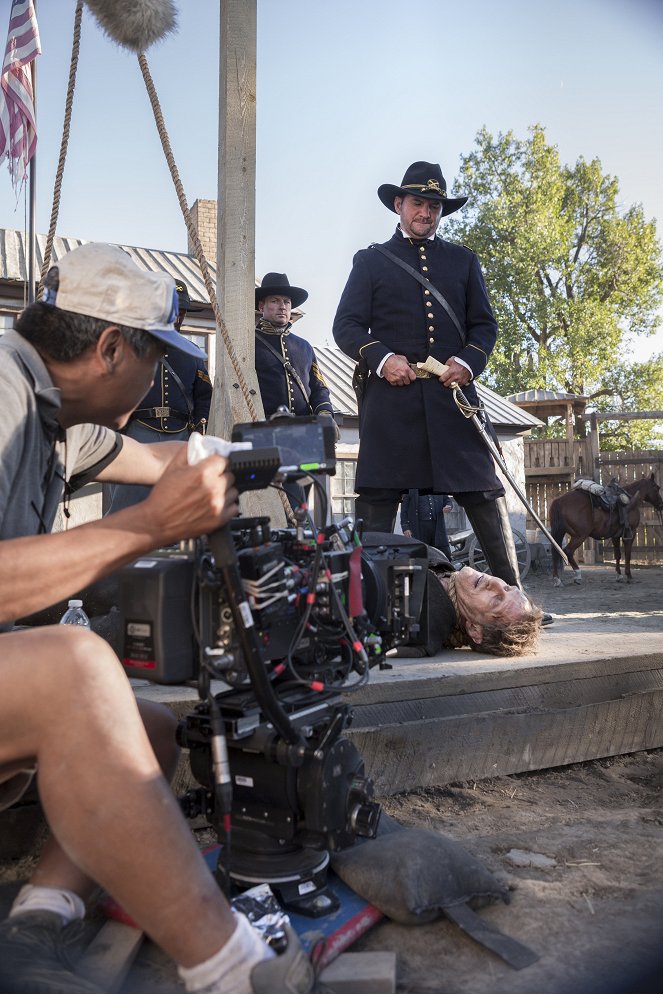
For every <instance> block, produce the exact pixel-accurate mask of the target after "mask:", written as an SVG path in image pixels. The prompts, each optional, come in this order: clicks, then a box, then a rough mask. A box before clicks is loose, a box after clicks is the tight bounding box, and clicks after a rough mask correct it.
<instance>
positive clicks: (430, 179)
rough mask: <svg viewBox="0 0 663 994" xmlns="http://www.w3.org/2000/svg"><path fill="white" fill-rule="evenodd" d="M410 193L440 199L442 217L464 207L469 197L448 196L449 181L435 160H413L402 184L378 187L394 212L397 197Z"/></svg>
mask: <svg viewBox="0 0 663 994" xmlns="http://www.w3.org/2000/svg"><path fill="white" fill-rule="evenodd" d="M406 193H409V194H410V195H411V196H413V197H420V198H423V199H424V200H439V201H440V202H441V204H442V217H444V216H445V215H446V214H453V212H454V211H457V210H459V208H461V207H464V206H465V204H466V203H467V199H468V198H467V197H455V198H454V197H447V183H446V180H445V178H444V176H443V175H442V170H441V168H440V167H439V166H438V165H437V163H435V162H413V163H412V165H411V166H408V168H407V170H406V172H405V176H404V177H403V182H402V183H401V185H400V186H395V185H394V184H393V183H383V184H382V186H380V187H378V197H379V198H380V200H381V201H382V203H383V204H384V206H385V207H388V208H389V210H390V211H393V212H394V214H395V213H397V211H396V209H395V207H394V198H395V197H404V196H405V194H406Z"/></svg>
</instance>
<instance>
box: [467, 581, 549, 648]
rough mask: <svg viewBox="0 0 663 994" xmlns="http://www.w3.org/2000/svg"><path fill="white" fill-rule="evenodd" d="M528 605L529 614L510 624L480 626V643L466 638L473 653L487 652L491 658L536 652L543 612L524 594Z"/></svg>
mask: <svg viewBox="0 0 663 994" xmlns="http://www.w3.org/2000/svg"><path fill="white" fill-rule="evenodd" d="M525 597H527V600H528V601H529V605H530V613H529V614H526V615H525V617H523V618H520V620H519V621H513V622H511V624H507V623H506V622H501V623H499V624H498V623H496V622H488V624H484V625H482V626H481V627H482V629H483V634H482V638H481V642H473V641H472V639H471V638H469V636H468V641H469V645H470V647H471V648H472V649H474V651H475V652H489V653H490V654H491V655H493V656H528V655H531V654H532V653H534V652H536V647H537V644H538V641H539V632H540V631H541V621H542V619H543V611H542V610H541V608H540V607H539V606H538V604H535V603H534V601H533V600H532V598H531V597H529V596H528V595H527V594H525Z"/></svg>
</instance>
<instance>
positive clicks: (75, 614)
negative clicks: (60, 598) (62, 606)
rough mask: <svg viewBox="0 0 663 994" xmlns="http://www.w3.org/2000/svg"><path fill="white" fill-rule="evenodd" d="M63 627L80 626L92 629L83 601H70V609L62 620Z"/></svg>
mask: <svg viewBox="0 0 663 994" xmlns="http://www.w3.org/2000/svg"><path fill="white" fill-rule="evenodd" d="M60 624H61V625H80V626H81V628H89V627H90V619H89V618H88V616H87V614H86V613H85V611H84V610H83V601H78V600H72V601H69V607H68V608H67V610H66V611H65V613H64V614H63V615H62V617H61V618H60Z"/></svg>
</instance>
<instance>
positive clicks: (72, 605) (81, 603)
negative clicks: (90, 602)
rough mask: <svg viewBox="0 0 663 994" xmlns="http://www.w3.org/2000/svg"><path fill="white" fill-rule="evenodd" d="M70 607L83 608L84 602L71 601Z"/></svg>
mask: <svg viewBox="0 0 663 994" xmlns="http://www.w3.org/2000/svg"><path fill="white" fill-rule="evenodd" d="M69 607H83V601H78V600H73V601H69Z"/></svg>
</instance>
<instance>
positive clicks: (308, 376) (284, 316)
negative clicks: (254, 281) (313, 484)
mask: <svg viewBox="0 0 663 994" xmlns="http://www.w3.org/2000/svg"><path fill="white" fill-rule="evenodd" d="M307 298H308V292H307V291H306V290H303V289H302V288H301V287H299V286H291V285H290V283H289V281H288V277H287V276H286V274H285V273H266V274H265V276H264V277H263V280H262V283H261V285H260V286H259V287H257V288H256V311H257V312H258V314H259V315H260V316H259V318H258V321H257V323H256V373H257V374H258V385H259V386H260V396H261V397H262V406H263V408H264V409H265V417H266V418H269V417H270V416H271V415H272V414H275V413H276V411H277V410H278V408H279V407H281V408H285V410H286V411H289V412H290V413H291V414H293V415H296V416H297V417H302V416H309V415H312V414H314V415H316V416H318V415H325V416H326V417H330V418H333V417H334V409H333V407H332V403H331V400H330V397H329V389H328V387H327V384H326V383H325V380H324V377H323V375H322V373H321V372H320V368H319V366H318V360H317V359H316V357H315V352H314V350H313V346H312V345H311V344H310V343H309V342H307V341H306V339H305V338H300V337H299V335H293V334H292V330H291V329H292V322H291V321H290V314H291V311H292V308H293V307H299V306H300V305H301V304H303V303H304V301H305V300H306V299H307ZM334 427H336V422H334ZM336 430H337V434H338V429H336ZM285 489H286V492H287V494H288V497H289V499H290V503H291V505H292V506H293V508H295V509H296V508H297V507H299V506H300V505H301V504H302V502H304V501H305V500H306V497H307V495H308V492H309V491H310V485H309V486H308V487H306V488H302V487H301V486H300V485H299V484H298V483H295V482H293V481H290V482H288V484H287V486H286V488H285Z"/></svg>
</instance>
